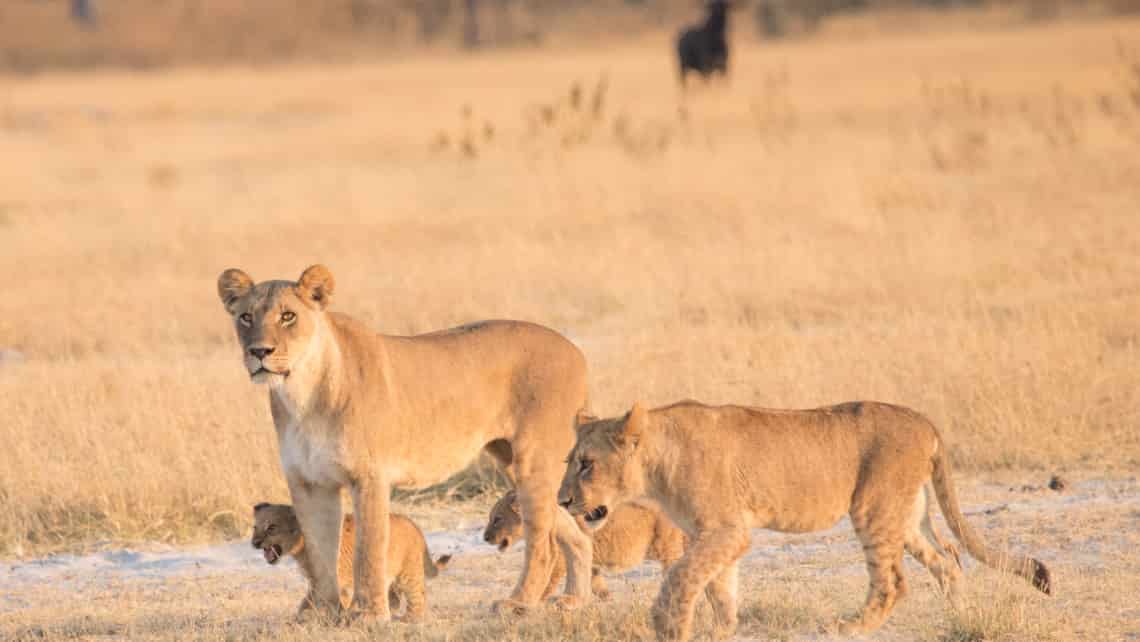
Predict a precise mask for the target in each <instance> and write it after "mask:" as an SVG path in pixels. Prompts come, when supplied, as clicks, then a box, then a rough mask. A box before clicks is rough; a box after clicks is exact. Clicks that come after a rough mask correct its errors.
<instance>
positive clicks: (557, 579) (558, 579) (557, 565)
mask: <svg viewBox="0 0 1140 642" xmlns="http://www.w3.org/2000/svg"><path fill="white" fill-rule="evenodd" d="M551 550H553V551H554V568H553V569H552V570H551V571H550V583H548V584H547V585H546V590H545V591H543V592H542V599H544V600H545V599H547V598H548V597H551V596H553V595H554V594H556V593H558V589H559V587H561V586H562V580H564V579H566V556H565V555H563V554H562V552H561V551H560V550H558V547H557V544H553V545H552V546H551Z"/></svg>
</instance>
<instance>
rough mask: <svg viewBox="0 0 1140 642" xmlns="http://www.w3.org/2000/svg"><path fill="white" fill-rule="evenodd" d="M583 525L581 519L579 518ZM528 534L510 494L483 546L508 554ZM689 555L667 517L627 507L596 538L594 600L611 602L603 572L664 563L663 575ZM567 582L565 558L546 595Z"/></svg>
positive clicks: (494, 512)
mask: <svg viewBox="0 0 1140 642" xmlns="http://www.w3.org/2000/svg"><path fill="white" fill-rule="evenodd" d="M579 519H580V518H579ZM522 533H523V527H522V518H521V517H520V516H519V503H518V493H516V492H515V491H513V490H512V491H509V492H507V494H505V495H503V496H502V497H500V498H499V501H497V502H495V505H494V506H493V507H492V508H491V514H490V515H489V516H488V517H487V528H486V529H485V530H484V531H483V541H485V542H487V543H488V544H490V545H492V546H497V547H498V548H499V550H500V551H505V550H507V549H508V548H510V547H511V544H513V543H514V542H515V541H517V540H518V539H519V538H520V537H521V536H522ZM684 552H685V534H684V533H682V532H681V529H679V528H677V527H676V526H674V525H673V523H672V522H670V521H669V518H668V517H665V516H664V515H662V514H661V512H659V511H657V510H654V509H652V508H649V507H647V506H641V505H639V504H623V505H622V506H620V507H618V508H615V509H614V512H613V514H612V515H610V517H609V519H608V520H606V527H605V529H603V530H600V531H596V532H594V558H593V568H592V569H590V572H591V573H592V574H593V575H592V577H591V578H590V586H591V588H592V589H593V591H594V595H595V596H597V597H600V598H602V599H606V598H608V597H609V595H610V592H609V589H608V588H606V580H605V577H603V576H602V571H607V572H611V573H620V572H622V571H626V570H629V569H631V568H633V567H634V566H637V565H638V564H640V563H642V562H643V561H645V560H656V561H658V562H661V569H662V570H663V571H664V570H668V568H669V567H670V566H671V565H672V564H673V562H676V561H677V560H679V559H681V555H683V554H684ZM565 576H566V562H565V560H563V559H562V556H561V555H559V556H558V559H557V560H555V563H554V573H553V574H552V575H551V577H550V584H549V585H547V587H546V593H545V594H546V595H552V594H553V593H554V592H555V591H557V590H558V584H559V583H560V582H561V581H562V578H563V577H565Z"/></svg>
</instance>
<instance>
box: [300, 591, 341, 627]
mask: <svg viewBox="0 0 1140 642" xmlns="http://www.w3.org/2000/svg"><path fill="white" fill-rule="evenodd" d="M342 615H343V610H342V609H341V607H340V604H317V603H316V602H314V601H313V599H312V598H309V597H306V598H305V599H303V600H301V604H299V605H298V606H297V615H296V616H295V618H294V619H295V620H296V621H297V623H299V624H308V623H317V624H323V625H325V626H332V625H335V624H339V623H340V621H341V616H342Z"/></svg>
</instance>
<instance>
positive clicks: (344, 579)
mask: <svg viewBox="0 0 1140 642" xmlns="http://www.w3.org/2000/svg"><path fill="white" fill-rule="evenodd" d="M388 532H389V537H388V573H389V576H388V578H387V582H388V605H389V608H391V609H392V610H393V611H396V610H398V609H399V608H400V604H401V602H402V603H403V604H405V605H406V607H407V608H406V610H405V612H404V619H405V620H407V621H409V622H418V621H420V620H422V619H423V617H424V613H425V612H426V611H427V593H426V590H425V585H424V582H425V580H426V579H430V578H433V577H436V576H437V575H439V572H440V571H441V570H443V569H444V568H445V567H446V566H447V564H448V562H450V561H451V556H450V555H443V556H440V558H439V559H437V560H434V561H433V560H432V558H431V553H430V552H428V547H427V542H426V541H425V540H424V534H423V532H422V531H420V529H419V527H418V526H416V524H415V523H414V522H413V521H412V520H410V519H408V518H407V517H405V516H403V515H398V514H395V513H392V514H390V515H389V530H388ZM355 541H356V521H355V520H354V519H353V518H352V515H345V516H344V525H343V526H342V528H341V538H340V554H339V556H338V557H337V577H338V578H339V580H340V600H341V604H342V605H347V604H348V603H349V601H350V600H351V599H352V559H353V554H354V552H355V550H356V546H355V544H354V542H355ZM250 543H251V544H253V547H254V548H256V549H259V550H262V551H264V552H265V556H266V561H268V562H269V563H270V564H276V563H277V562H278V561H279V560H280V559H281V557H284V556H292V557H293V558H294V559H295V560H296V561H297V568H299V569H300V570H301V574H302V575H303V576H305V580H307V581H308V582H309V584H310V586H311V585H312V583H313V563H312V559H311V558H310V557H309V554H308V551H307V549H306V548H305V535H304V533H303V532H302V531H301V525H300V523H299V522H298V521H297V514H296V512H294V510H293V507H292V506H289V505H287V504H258V505H257V506H254V508H253V537H252V538H251V540H250ZM270 551H273V552H272V553H270ZM309 607H310V605H309V604H308V603H302V605H301V609H302V610H304V609H307V608H309Z"/></svg>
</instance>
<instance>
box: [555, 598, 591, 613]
mask: <svg viewBox="0 0 1140 642" xmlns="http://www.w3.org/2000/svg"><path fill="white" fill-rule="evenodd" d="M584 604H585V600H583V599H582V598H580V597H578V596H577V595H556V596H554V597H552V598H550V605H551V606H553V607H554V608H556V609H558V610H559V611H575V610H577V609H580V608H582V606H583V605H584Z"/></svg>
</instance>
